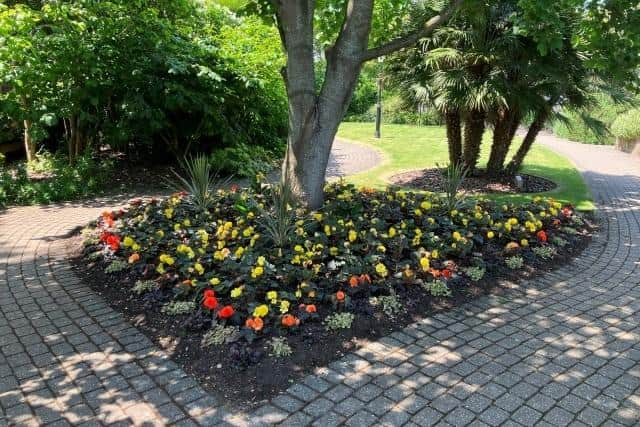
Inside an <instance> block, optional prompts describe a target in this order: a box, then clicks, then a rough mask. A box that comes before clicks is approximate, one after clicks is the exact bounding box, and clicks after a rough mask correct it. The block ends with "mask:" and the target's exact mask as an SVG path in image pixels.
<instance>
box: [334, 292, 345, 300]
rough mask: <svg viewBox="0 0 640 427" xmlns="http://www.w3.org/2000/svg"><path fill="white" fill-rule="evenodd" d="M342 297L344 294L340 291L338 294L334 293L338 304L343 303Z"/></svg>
mask: <svg viewBox="0 0 640 427" xmlns="http://www.w3.org/2000/svg"><path fill="white" fill-rule="evenodd" d="M344 297H345V294H344V292H342V291H338V292H336V299H337V300H338V301H339V302H342V301H344Z"/></svg>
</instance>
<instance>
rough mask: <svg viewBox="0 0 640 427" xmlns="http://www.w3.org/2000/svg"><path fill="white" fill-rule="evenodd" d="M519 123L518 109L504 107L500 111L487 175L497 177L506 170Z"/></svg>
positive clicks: (494, 131)
mask: <svg viewBox="0 0 640 427" xmlns="http://www.w3.org/2000/svg"><path fill="white" fill-rule="evenodd" d="M519 123H520V116H519V114H518V113H517V112H516V111H513V110H509V109H503V110H501V111H499V112H498V117H497V119H496V124H495V126H494V130H493V143H492V145H491V154H490V155H489V161H488V163H487V175H489V176H491V177H497V176H499V175H501V174H502V173H503V172H504V162H505V160H506V158H507V154H508V153H509V148H510V147H511V143H512V141H513V138H514V136H515V133H516V129H517V128H518V124H519Z"/></svg>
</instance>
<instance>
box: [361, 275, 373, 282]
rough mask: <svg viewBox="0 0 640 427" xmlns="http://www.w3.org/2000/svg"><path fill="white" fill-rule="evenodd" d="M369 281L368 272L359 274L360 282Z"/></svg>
mask: <svg viewBox="0 0 640 427" xmlns="http://www.w3.org/2000/svg"><path fill="white" fill-rule="evenodd" d="M365 282H367V283H371V277H370V276H369V275H368V274H361V275H360V283H365Z"/></svg>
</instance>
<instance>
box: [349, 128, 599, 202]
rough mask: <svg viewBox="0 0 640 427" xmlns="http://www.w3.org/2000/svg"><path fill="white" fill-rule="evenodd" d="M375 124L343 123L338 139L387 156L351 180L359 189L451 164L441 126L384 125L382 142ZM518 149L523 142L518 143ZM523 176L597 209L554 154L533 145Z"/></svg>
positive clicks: (486, 149) (502, 197)
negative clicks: (547, 183) (544, 180)
mask: <svg viewBox="0 0 640 427" xmlns="http://www.w3.org/2000/svg"><path fill="white" fill-rule="evenodd" d="M373 132H374V125H373V123H343V124H342V125H341V127H340V130H339V131H338V137H340V138H344V139H348V140H350V141H354V142H359V143H362V144H364V145H367V146H370V147H373V148H375V149H377V150H378V151H379V152H381V153H382V154H383V156H384V160H383V163H382V164H381V165H379V166H378V167H375V168H373V169H371V170H368V171H365V172H362V173H360V174H357V175H354V176H351V177H349V178H348V179H347V180H348V181H349V182H352V183H354V184H356V185H367V186H373V187H377V188H380V187H384V186H385V185H388V184H389V182H388V179H389V178H390V177H391V176H392V175H395V174H397V173H400V172H406V171H410V170H415V169H425V168H432V167H435V166H436V164H439V165H441V166H444V165H446V164H447V162H448V152H447V143H446V134H445V129H444V127H442V126H422V127H419V126H410V125H384V126H383V128H382V138H381V139H376V138H374V137H373ZM516 143H517V144H516V146H515V147H514V149H517V146H518V145H519V143H520V139H519V138H517V139H516ZM489 148H490V134H489V133H487V135H486V136H485V143H484V144H483V147H482V156H481V159H480V163H479V166H480V167H483V166H484V164H485V163H486V161H487V159H488V156H489ZM523 172H524V173H528V174H532V175H537V176H541V177H543V178H547V179H550V180H552V181H554V182H555V183H557V184H558V188H556V189H555V190H552V191H549V192H547V193H543V194H544V195H546V196H550V197H554V198H556V199H558V200H560V201H562V202H568V203H571V204H572V205H574V206H575V207H576V209H578V210H583V211H588V210H593V209H594V208H595V206H594V204H593V202H592V198H591V193H590V191H589V188H588V187H587V185H586V183H585V182H584V180H583V179H582V176H581V175H580V173H579V172H578V171H577V170H576V168H575V165H574V164H573V163H572V162H571V161H570V160H568V159H566V158H564V157H562V156H560V155H558V154H556V153H555V152H553V151H551V150H549V149H547V148H545V147H542V146H540V145H534V147H533V148H532V149H531V152H530V154H529V156H528V157H527V159H526V160H525V163H524V168H523ZM536 195H537V194H526V195H488V197H489V198H492V199H495V200H505V201H510V202H521V201H530V200H531V199H532V198H533V197H535V196H536Z"/></svg>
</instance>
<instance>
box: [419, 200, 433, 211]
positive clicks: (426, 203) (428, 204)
mask: <svg viewBox="0 0 640 427" xmlns="http://www.w3.org/2000/svg"><path fill="white" fill-rule="evenodd" d="M420 207H421V208H422V209H424V210H425V211H428V210H429V209H431V202H429V201H427V200H425V201H424V202H422V203H420Z"/></svg>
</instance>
